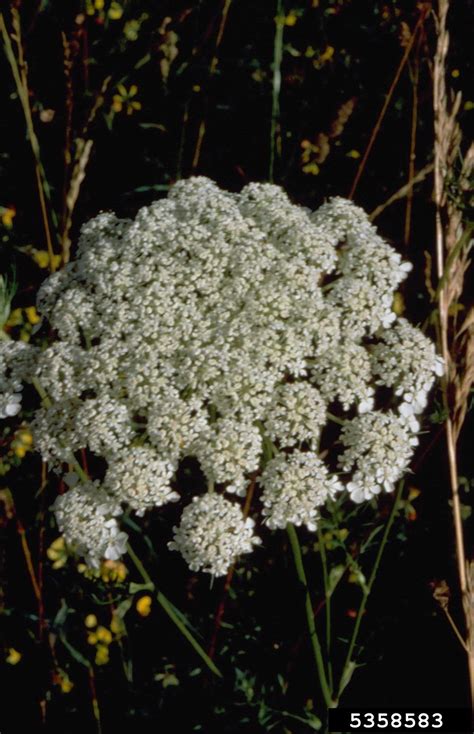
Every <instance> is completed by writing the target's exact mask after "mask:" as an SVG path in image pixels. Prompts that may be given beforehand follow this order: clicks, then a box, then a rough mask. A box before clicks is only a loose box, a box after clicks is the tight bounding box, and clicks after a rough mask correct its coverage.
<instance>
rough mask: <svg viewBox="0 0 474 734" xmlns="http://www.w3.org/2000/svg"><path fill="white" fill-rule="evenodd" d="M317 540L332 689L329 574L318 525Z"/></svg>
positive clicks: (331, 685) (329, 675) (329, 676)
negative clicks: (321, 573) (322, 583)
mask: <svg viewBox="0 0 474 734" xmlns="http://www.w3.org/2000/svg"><path fill="white" fill-rule="evenodd" d="M318 540H319V550H320V552H321V563H322V567H323V580H324V596H325V599H326V603H325V605H324V606H325V611H326V655H327V660H328V678H329V686H330V688H331V690H332V687H333V679H332V664H331V594H330V593H329V575H328V562H327V556H326V546H325V545H324V538H323V534H322V532H321V529H320V528H319V527H318Z"/></svg>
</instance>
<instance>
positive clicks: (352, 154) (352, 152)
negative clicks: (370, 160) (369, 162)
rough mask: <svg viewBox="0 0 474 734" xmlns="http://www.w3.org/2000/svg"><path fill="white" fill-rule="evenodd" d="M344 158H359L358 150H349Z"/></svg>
mask: <svg viewBox="0 0 474 734" xmlns="http://www.w3.org/2000/svg"><path fill="white" fill-rule="evenodd" d="M346 156H347V157H348V158H360V153H359V151H358V150H350V151H349V152H348V153H346Z"/></svg>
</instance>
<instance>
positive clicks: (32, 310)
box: [25, 306, 41, 326]
mask: <svg viewBox="0 0 474 734" xmlns="http://www.w3.org/2000/svg"><path fill="white" fill-rule="evenodd" d="M25 314H26V318H27V319H28V321H29V322H30V324H31V325H32V326H34V325H35V324H39V322H40V321H41V317H40V316H38V312H37V310H36V307H35V306H27V308H25Z"/></svg>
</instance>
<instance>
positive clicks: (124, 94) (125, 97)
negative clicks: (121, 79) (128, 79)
mask: <svg viewBox="0 0 474 734" xmlns="http://www.w3.org/2000/svg"><path fill="white" fill-rule="evenodd" d="M117 91H118V94H114V96H113V99H112V109H113V111H114V112H122V111H123V110H124V111H125V112H126V114H127V115H133V113H134V112H135V110H141V108H142V105H141V102H138V101H137V100H135V99H133V97H135V95H136V94H137V92H138V87H137V85H136V84H132V85H131V86H130V88H129V89H128V90H127V88H126V87H125V86H124V85H123V84H117Z"/></svg>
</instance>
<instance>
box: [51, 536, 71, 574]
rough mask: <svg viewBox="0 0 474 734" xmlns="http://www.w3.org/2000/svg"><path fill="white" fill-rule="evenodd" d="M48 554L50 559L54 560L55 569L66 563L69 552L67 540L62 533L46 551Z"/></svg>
mask: <svg viewBox="0 0 474 734" xmlns="http://www.w3.org/2000/svg"><path fill="white" fill-rule="evenodd" d="M46 555H47V556H48V558H49V560H50V561H53V568H54V569H58V568H62V567H63V566H65V565H66V562H67V559H68V554H67V548H66V541H65V540H64V538H63V536H62V535H60V536H59V538H56V540H53V542H52V543H51V545H50V546H49V548H48V550H47V551H46Z"/></svg>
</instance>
